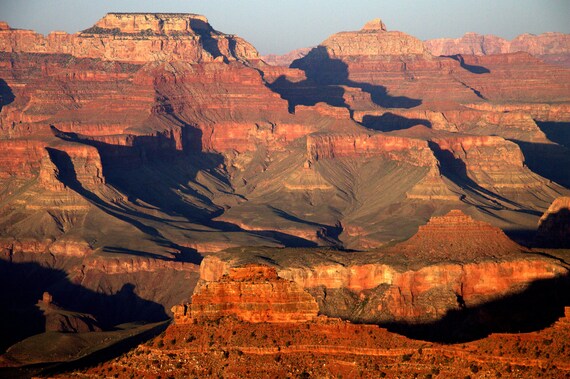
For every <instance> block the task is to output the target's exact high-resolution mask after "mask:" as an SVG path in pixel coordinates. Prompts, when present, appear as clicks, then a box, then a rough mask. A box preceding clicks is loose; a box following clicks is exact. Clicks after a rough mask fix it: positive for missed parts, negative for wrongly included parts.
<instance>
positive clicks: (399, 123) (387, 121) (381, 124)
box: [361, 112, 432, 132]
mask: <svg viewBox="0 0 570 379" xmlns="http://www.w3.org/2000/svg"><path fill="white" fill-rule="evenodd" d="M361 124H362V125H363V126H365V127H366V128H368V129H373V130H378V131H381V132H392V131H394V130H404V129H409V128H411V127H413V126H416V125H423V126H425V127H427V128H431V126H432V125H431V122H430V121H429V120H425V119H421V118H407V117H404V116H400V115H397V114H394V113H391V112H386V113H384V114H383V115H381V116H373V115H366V116H364V117H363V118H362V122H361Z"/></svg>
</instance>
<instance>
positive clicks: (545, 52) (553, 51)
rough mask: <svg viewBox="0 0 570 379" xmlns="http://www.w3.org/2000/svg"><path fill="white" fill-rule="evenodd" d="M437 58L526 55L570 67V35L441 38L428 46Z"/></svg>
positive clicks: (429, 42) (546, 34)
mask: <svg viewBox="0 0 570 379" xmlns="http://www.w3.org/2000/svg"><path fill="white" fill-rule="evenodd" d="M424 43H425V45H426V47H427V48H428V50H429V51H430V52H431V53H432V54H433V55H455V54H473V55H492V54H505V53H515V52H517V51H524V52H527V53H529V54H532V55H534V56H536V57H539V58H540V59H542V60H544V61H545V62H548V63H557V64H561V65H565V66H568V65H569V64H570V35H568V34H563V33H544V34H539V35H533V34H521V35H519V36H517V37H515V38H514V39H512V40H511V41H508V40H505V39H503V38H500V37H497V36H494V35H480V34H477V33H466V34H465V35H464V36H463V37H461V38H456V39H451V38H439V39H432V40H428V41H425V42H424Z"/></svg>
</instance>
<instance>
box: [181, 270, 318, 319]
mask: <svg viewBox="0 0 570 379" xmlns="http://www.w3.org/2000/svg"><path fill="white" fill-rule="evenodd" d="M189 307H190V312H189V313H188V312H187V310H186V313H187V314H186V315H184V313H183V314H182V315H180V309H179V308H177V309H176V310H177V311H178V312H175V314H174V317H175V319H176V320H177V322H184V320H188V321H190V320H203V319H219V318H220V317H225V316H229V315H233V316H236V317H238V318H239V319H241V320H243V321H247V322H254V323H256V322H304V321H309V320H311V319H313V318H315V317H316V316H317V312H318V306H317V302H316V301H315V300H314V299H313V298H312V297H311V295H309V294H308V293H307V292H305V291H303V289H302V288H301V287H299V286H298V285H297V284H296V283H294V282H291V281H288V280H285V279H282V278H279V277H278V276H277V272H276V271H275V269H274V268H270V267H267V266H259V265H257V266H256V265H247V266H245V267H236V268H231V269H230V270H229V273H228V274H227V275H223V276H222V277H221V278H219V280H216V281H214V282H200V283H199V284H198V286H197V287H196V289H195V290H194V294H193V295H192V302H191V304H190V305H189ZM184 316H186V318H185V317H184Z"/></svg>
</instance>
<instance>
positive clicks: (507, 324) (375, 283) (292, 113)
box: [0, 13, 570, 377]
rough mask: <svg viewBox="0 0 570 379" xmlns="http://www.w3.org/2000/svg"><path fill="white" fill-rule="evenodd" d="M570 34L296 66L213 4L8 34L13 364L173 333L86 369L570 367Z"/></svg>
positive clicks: (2, 228)
mask: <svg viewBox="0 0 570 379" xmlns="http://www.w3.org/2000/svg"><path fill="white" fill-rule="evenodd" d="M567 42H568V35H564V34H555V33H550V34H546V35H541V36H529V35H525V36H522V37H518V38H517V39H515V40H513V41H505V40H500V39H497V38H491V37H487V36H485V37H481V36H476V35H472V34H469V35H466V36H465V37H463V38H462V39H460V40H456V41H453V40H440V41H426V42H423V41H421V40H419V39H417V38H415V37H413V36H411V35H408V34H406V33H404V32H399V31H391V30H389V29H388V27H387V26H386V25H385V24H384V23H383V22H382V21H381V20H380V19H375V20H372V21H370V22H368V23H366V24H365V25H364V27H363V28H362V29H361V30H357V31H346V32H339V33H336V34H334V35H332V36H330V37H329V38H327V39H326V40H324V41H323V42H322V43H321V44H320V45H319V46H317V47H314V48H311V49H306V50H302V51H298V52H293V53H292V54H291V55H290V56H289V57H285V58H283V60H280V59H279V57H272V58H267V59H266V58H264V57H262V56H261V55H260V54H259V53H258V52H257V50H256V49H255V47H253V46H252V45H251V44H250V43H248V42H247V41H245V40H243V39H242V38H240V37H238V36H235V35H231V34H225V33H222V32H219V31H217V30H215V29H214V28H213V27H212V26H211V25H210V24H209V22H208V20H207V18H206V17H204V16H201V15H195V14H178V13H109V14H107V15H105V16H104V17H103V18H101V19H100V20H99V21H98V22H97V23H96V24H95V25H93V26H92V27H90V28H87V29H85V30H83V31H80V32H78V33H75V34H68V33H63V32H52V33H50V34H48V35H47V36H43V35H41V34H38V33H36V32H34V31H30V30H20V29H14V28H11V27H10V26H9V25H8V24H7V23H0V286H1V287H2V288H3V290H2V291H1V293H0V304H2V308H3V309H7V310H9V311H8V312H2V313H1V314H0V331H1V332H2V336H3V338H2V339H1V340H2V341H1V342H0V351H1V352H5V354H4V355H2V356H1V358H0V366H1V367H4V368H10V367H11V368H14V367H20V366H24V367H28V365H30V364H32V363H33V364H38V363H39V364H40V366H41V365H42V364H48V363H50V362H56V361H57V362H61V361H65V360H70V358H62V357H63V355H60V356H58V354H63V353H58V351H59V350H57V349H56V350H57V351H56V352H55V353H53V354H52V352H50V353H49V354H52V355H49V354H47V353H46V352H45V351H44V350H41V349H42V348H44V349H45V347H42V346H44V345H45V343H44V342H45V340H46V339H47V338H52V337H53V336H58V337H57V338H59V339H58V341H66V340H67V339H69V340H70V341H71V340H74V341H78V340H81V341H83V342H82V343H86V344H87V345H89V346H90V348H89V349H88V350H89V351H90V353H89V354H91V353H93V352H96V351H99V350H101V351H106V350H105V349H108V348H109V346H108V345H107V344H106V343H103V342H101V341H104V340H105V339H108V338H111V339H114V338H117V339H129V338H132V337H133V336H135V335H139V333H140V335H144V336H146V337H145V338H146V339H149V338H151V337H154V336H155V334H157V333H158V332H159V331H158V329H160V328H163V329H164V328H166V325H164V326H156V325H158V324H155V323H159V322H162V321H164V320H168V319H170V318H171V319H173V322H172V324H171V325H170V326H168V327H167V328H166V331H164V332H163V334H162V335H161V336H159V337H155V338H154V339H153V340H151V341H149V342H147V343H145V344H143V345H140V346H139V347H136V348H135V350H132V351H131V352H129V353H127V355H123V356H121V357H119V358H117V359H116V360H114V361H112V362H111V363H106V364H102V365H100V366H98V367H96V368H91V369H88V370H87V371H85V372H83V373H82V374H81V375H87V376H93V377H96V376H97V375H102V372H105V375H111V374H118V375H119V376H121V377H122V376H125V377H126V376H128V375H131V374H133V375H135V376H138V377H144V376H147V377H155V376H156V375H157V373H158V372H159V370H160V367H161V366H162V367H169V370H172V372H173V373H175V374H174V375H179V376H187V375H190V374H194V375H201V376H206V377H207V376H213V375H215V374H217V373H218V372H221V371H220V370H223V369H224V368H223V367H221V366H220V365H221V364H222V363H221V362H223V361H224V360H221V361H220V360H219V359H218V358H219V357H218V356H217V355H216V354H218V355H219V354H222V355H223V356H224V357H225V358H224V359H225V360H227V362H226V368H227V367H231V369H228V370H229V371H231V372H234V373H235V377H240V375H246V376H248V375H251V372H250V373H249V374H247V373H246V372H245V371H244V370H245V368H244V367H247V365H249V366H250V367H251V363H252V362H254V361H255V360H256V359H259V360H260V362H261V361H263V362H265V361H266V360H267V362H265V363H267V365H266V370H267V375H269V376H271V375H280V374H282V373H283V372H286V371H287V370H293V368H292V367H295V366H296V365H298V367H299V368H301V367H302V368H303V369H302V370H301V371H303V370H305V371H307V370H308V371H311V370H316V371H311V373H312V374H311V375H321V374H322V375H328V374H330V373H335V375H336V373H340V374H342V375H348V376H349V377H350V375H353V374H354V373H355V372H358V370H361V371H363V372H366V373H372V372H378V370H377V369H376V368H375V367H374V365H373V364H372V363H370V362H372V361H374V360H377V362H376V361H374V362H376V363H377V365H388V366H389V367H390V368H389V369H388V371H387V372H385V374H386V375H392V374H393V375H412V374H413V373H421V374H430V375H432V376H433V377H436V376H437V375H440V377H444V376H445V375H446V373H447V374H449V373H450V372H453V367H459V366H457V365H460V364H463V365H464V366H462V367H463V369H462V370H464V371H465V370H466V369H465V367H468V366H469V365H470V364H476V365H478V366H477V367H478V368H477V370H478V371H479V370H496V371H498V372H501V373H503V374H506V368H507V365H508V367H513V366H516V367H518V366H521V367H522V366H524V367H525V370H527V369H528V370H529V372H532V373H534V374H537V375H538V374H539V373H540V370H546V371H543V372H547V373H548V375H550V376H551V377H555V376H556V375H562V374H565V373H567V372H568V370H569V369H570V368H569V367H568V364H567V362H565V361H564V359H563V357H564V350H563V348H564V347H565V346H567V345H565V344H567V340H568V339H567V334H568V327H567V325H568V322H567V317H568V316H567V314H566V316H564V310H565V309H566V312H567V310H568V306H569V305H570V302H569V299H568V298H567V295H565V294H567V293H568V291H566V289H568V288H570V287H569V283H568V278H569V272H568V270H569V266H568V259H569V258H568V250H566V248H568V238H567V236H568V234H569V233H568V225H569V218H568V209H570V208H569V203H568V196H570V170H568V167H570V151H569V150H568V149H569V148H570V139H569V137H570V132H569V130H570V129H569V128H570V68H568V67H567V66H565V64H564V62H565V60H564V59H565V58H564V57H565V54H568V51H569V49H568V46H567V45H568V43H567ZM287 62H291V63H290V65H286V63H287ZM272 63H273V64H272ZM565 307H566V308H565ZM535 309H542V310H543V312H542V313H541V314H540V315H539V314H537V312H534V310H535ZM564 317H566V319H565V318H564ZM558 319H561V320H560V321H557V320H558ZM354 323H355V324H354ZM143 324H144V325H143ZM161 325H162V324H161ZM378 325H380V327H379V326H378ZM305 328H306V330H307V331H310V332H307V334H306V336H304V335H305V334H304V332H305ZM299 330H302V332H303V333H302V334H303V336H304V337H295V338H301V340H296V339H295V338H292V337H291V338H290V336H299V335H301V333H300V332H299ZM155 331H157V332H156V333H155ZM250 331H251V333H254V334H255V336H256V337H259V336H263V335H266V336H267V337H266V338H263V337H262V338H261V339H259V338H254V337H253V335H252V336H250ZM230 332H231V333H233V332H235V334H231V336H232V337H231V338H229V339H228V338H227V337H228V336H229V335H230V334H228V333H230ZM517 332H524V333H523V334H520V335H518V334H516V333H517ZM90 333H93V334H90ZM106 333H107V334H106ZM108 333H111V334H108ZM153 333H154V334H153ZM356 333H359V334H360V335H364V336H367V337H366V338H365V340H362V341H356V342H350V336H351V335H353V334H356ZM87 335H89V336H93V337H89V338H92V339H91V340H89V341H91V342H85V341H87V340H84V338H87V337H85V336H87ZM188 335H191V336H194V339H191V338H190V337H183V336H188ZM258 335H259V336H258ZM4 336H5V337H4ZM109 336H111V337H109ZM125 336H128V338H127V337H125ZM234 336H235V337H234ZM323 336H329V337H330V338H332V339H333V340H334V341H332V342H330V343H326V344H324V341H323V338H325V337H323ZM53 338H55V337H53ZM535 339H536V340H539V341H542V342H541V343H542V345H540V350H539V354H546V353H548V354H550V355H551V358H548V359H547V358H544V356H541V357H534V358H533V359H536V362H535V363H533V364H527V363H525V364H522V363H521V362H522V361H523V360H524V359H527V358H529V356H530V354H534V353H533V352H532V351H525V352H520V351H517V352H515V351H514V350H508V352H507V357H509V358H508V359H507V358H504V359H498V358H497V356H495V355H493V354H490V353H488V352H483V350H482V349H484V348H485V349H486V348H487V346H492V347H491V349H492V350H493V351H495V350H496V349H497V345H498V344H502V343H503V342H500V341H504V344H505V346H507V345H508V346H510V347H509V349H511V347H512V348H513V349H514V347H513V346H514V345H513V344H514V342H513V341H515V340H516V341H523V342H521V343H520V344H522V345H524V346H523V347H520V346H522V345H520V344H519V345H520V346H519V345H517V346H519V347H520V348H521V349H523V348H524V349H527V350H528V349H531V348H534V347H530V345H531V344H532V342H529V341H533V340H535ZM550 339H551V340H552V341H553V342H551V343H550V344H549V345H547V344H546V343H544V341H546V340H550ZM173 340H175V342H172V341H173ZM107 341H109V340H107ZM159 341H160V342H159ZM287 341H289V345H286V342H287ZM382 341H384V342H382ZM422 341H427V342H425V343H424V342H422ZM498 341H499V342H498ZM69 343H70V342H68V343H67V344H69ZM392 343H393V345H391V344H392ZM517 343H518V342H517ZM61 344H62V346H65V344H66V342H61ZM159 344H160V345H159ZM181 344H182V345H181ZM378 344H381V345H378ZM426 344H427V345H426ZM460 344H467V345H468V346H467V347H466V348H463V347H458V346H461V345H460ZM319 345H323V346H324V347H319V348H315V347H314V346H317V347H318V346H319ZM511 345H513V346H511ZM11 346H12V347H11ZM58 346H59V345H58ZM78 346H79V345H78ZM208 346H209V347H208ZM311 346H313V347H311ZM405 346H408V347H405ZM392 347H393V348H394V349H395V350H394V352H393V353H388V349H390V348H392ZM210 348H211V349H210ZM26 349H30V351H37V352H38V353H37V356H36V357H31V358H30V356H31V355H30V354H28V353H26ZM398 349H399V350H398ZM418 349H424V351H425V352H426V353H425V355H424V354H422V353H418ZM309 350H310V351H311V354H313V355H314V356H316V357H318V359H321V360H323V364H326V365H328V366H329V367H332V368H331V369H330V370H329V371H327V370H328V369H323V370H322V372H321V371H319V370H321V369H320V368H319V369H317V368H315V367H309V366H307V364H308V363H307V362H309V360H307V359H308V358H306V357H307V356H308V351H309ZM62 351H65V349H63V350H62ZM239 352H241V354H240V353H239ZM440 353H441V354H443V355H444V356H446V357H451V358H453V359H454V360H456V361H454V362H455V363H451V361H445V362H443V361H441V358H439V355H441V354H440ZM74 354H76V355H74V357H75V358H74V359H80V360H81V359H83V358H82V357H81V353H79V352H75V353H74ZM48 355H49V356H50V357H51V358H49V359H52V360H49V359H48V358H45V359H46V360H41V359H40V358H38V357H40V356H42V357H47V356H48ZM226 355H227V356H226ZM404 356H405V357H407V358H406V360H405V362H414V365H410V364H409V363H405V362H404V364H400V363H401V362H400V360H403V359H404V358H403V357H404ZM53 357H58V358H57V359H59V361H58V360H57V359H56V358H53ZM228 357H229V358H228ZM276 357H279V359H280V360H283V361H282V362H281V363H280V361H278V360H276V359H277V358H276ZM347 357H350V358H347ZM354 357H364V358H362V359H372V361H369V363H366V364H365V363H363V362H364V361H362V360H361V358H354ZM371 357H376V358H371ZM451 358H450V359H451ZM531 358H532V357H531ZM129 359H134V360H143V359H146V360H147V362H146V363H140V365H139V364H138V363H137V364H136V365H135V366H132V365H129V364H127V363H125V362H126V361H125V360H129ZM199 359H203V360H204V362H206V363H204V364H203V366H202V363H200V364H199V365H198V364H197V363H196V364H193V363H192V364H190V363H189V362H196V361H197V360H199ZM228 359H229V360H228ZM346 359H349V360H350V359H353V360H354V362H356V363H354V364H352V363H350V365H352V366H351V367H353V366H354V370H353V369H352V368H350V369H349V368H348V366H347V365H348V363H347V361H346V362H345V360H346ZM430 359H432V360H437V362H438V365H439V366H438V367H440V366H441V369H438V370H440V372H439V373H437V374H436V373H434V372H433V373H432V372H427V371H425V369H423V368H422V369H419V368H418V367H420V366H421V364H423V363H422V362H427V361H424V360H430ZM394 360H398V364H396V363H394V362H395V361H394ZM154 361H157V362H158V363H152V362H154ZM149 362H150V363H149ZM176 362H185V365H187V366H185V367H186V368H184V369H183V368H181V367H177V366H176ZM390 362H391V363H390ZM475 362H476V363H475ZM515 362H516V363H515ZM532 362H534V361H532ZM367 364H370V365H369V366H366V365H367ZM63 365H64V366H63V367H65V363H63ZM145 365H146V366H145ZM198 366H200V367H198ZM34 367H35V366H34ZM287 367H288V368H287ZM319 367H320V366H319ZM323 367H325V366H323ZM334 367H337V368H336V369H335V368H334ZM123 368H124V370H123ZM31 369H32V370H36V368H33V367H32V368H31ZM37 369H39V370H40V371H41V370H42V369H43V367H39V368H37ZM101 370H104V371H101ZM118 370H123V371H118ZM184 370H186V371H184ZM283 370H285V371H283ZM351 370H352V371H351ZM521 370H522V369H521ZM56 371H57V370H56ZM62 371H65V370H63V369H62ZM301 371H299V372H297V374H299V375H301V374H302V372H301ZM308 371H307V372H308ZM353 371H354V372H353ZM478 371H477V372H478ZM0 372H1V371H0ZM34 372H35V371H34ZM291 372H292V371H291ZM350 372H353V373H352V374H350ZM477 372H473V370H471V373H469V372H467V371H466V372H465V373H464V372H463V371H461V373H462V374H464V375H463V376H465V375H474V374H476V373H477ZM489 372H495V371H489ZM62 375H64V376H65V375H67V374H62ZM69 375H70V376H71V375H72V374H69ZM78 375H80V374H78ZM354 375H356V374H354ZM489 375H491V374H489ZM513 375H514V374H513ZM529 375H530V374H529Z"/></svg>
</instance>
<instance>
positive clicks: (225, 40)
mask: <svg viewBox="0 0 570 379" xmlns="http://www.w3.org/2000/svg"><path fill="white" fill-rule="evenodd" d="M0 51H5V52H12V53H48V54H70V55H72V56H74V57H77V58H99V59H103V60H108V61H123V62H149V61H164V60H185V61H191V62H203V61H206V62H207V61H214V60H222V61H223V60H236V59H237V60H244V59H245V60H247V59H258V58H259V56H258V53H257V51H256V50H255V48H253V46H251V45H250V44H249V43H247V42H245V41H244V40H243V39H241V38H239V37H235V36H232V35H226V34H223V33H220V32H217V31H215V30H214V29H213V28H212V27H211V26H210V24H208V20H207V19H206V18H205V17H204V16H200V15H193V14H170V13H109V14H107V15H106V16H105V17H103V18H102V19H101V20H99V21H98V22H97V23H96V24H95V25H94V26H93V27H91V28H89V29H86V30H84V31H82V32H79V33H76V34H67V33H64V32H52V33H50V34H49V35H48V36H47V37H44V36H42V35H41V34H37V33H34V32H33V31H29V30H13V29H6V28H5V29H2V30H0Z"/></svg>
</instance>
